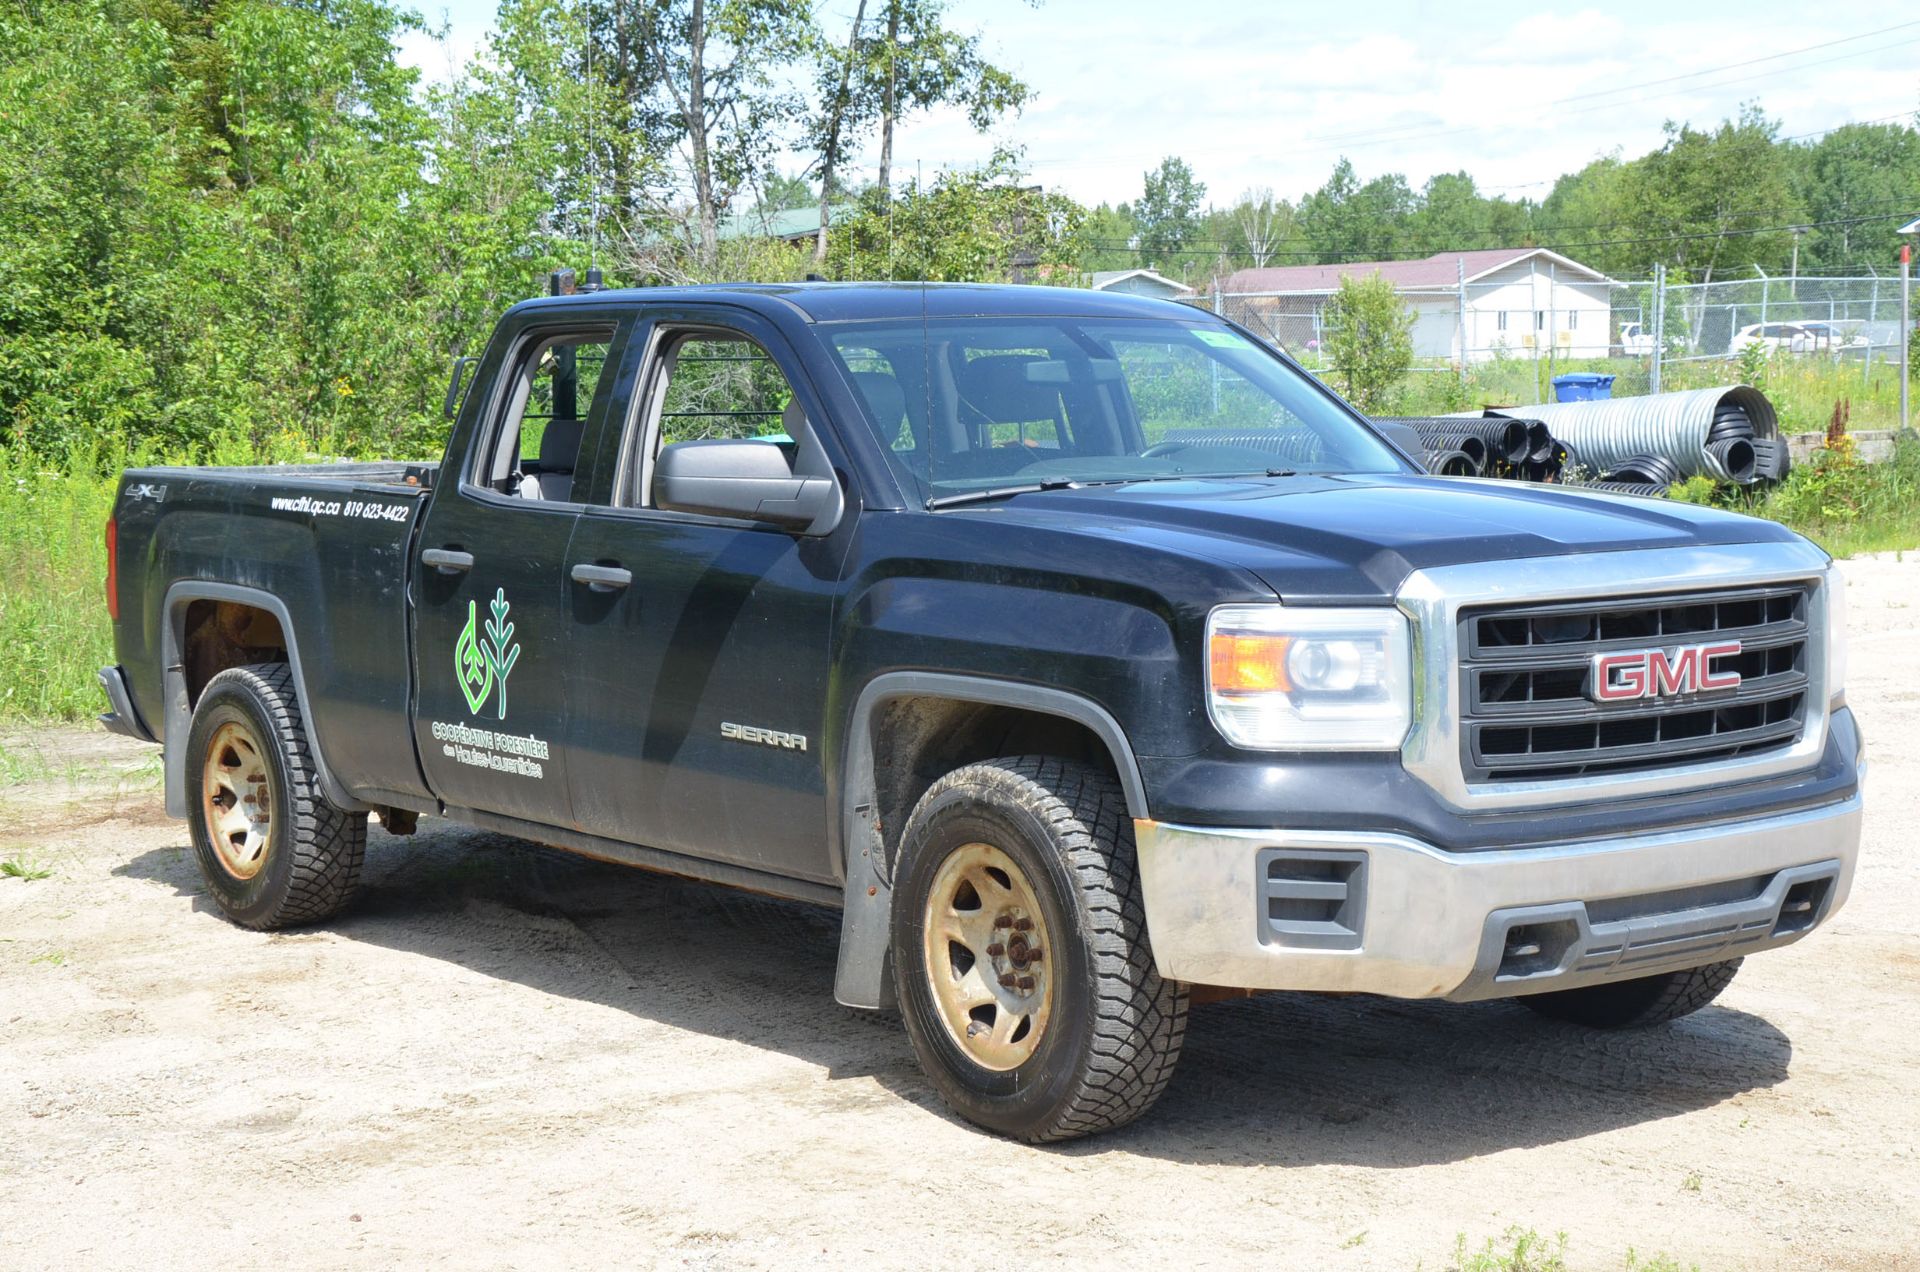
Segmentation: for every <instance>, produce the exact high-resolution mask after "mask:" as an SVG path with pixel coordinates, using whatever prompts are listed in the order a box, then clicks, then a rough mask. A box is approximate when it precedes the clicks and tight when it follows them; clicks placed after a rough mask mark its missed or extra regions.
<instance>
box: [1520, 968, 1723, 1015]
mask: <svg viewBox="0 0 1920 1272" xmlns="http://www.w3.org/2000/svg"><path fill="white" fill-rule="evenodd" d="M1739 970H1740V960H1739V959H1737V958H1734V959H1728V960H1727V961H1726V962H1724V963H1708V964H1707V965H1706V966H1705V967H1689V968H1687V969H1686V970H1685V971H1680V972H1662V973H1661V974H1660V975H1658V976H1642V977H1639V978H1638V979H1636V980H1627V981H1618V982H1615V983H1613V984H1610V985H1589V986H1587V987H1586V988H1584V989H1561V990H1555V991H1554V992H1553V993H1550V994H1529V995H1527V996H1526V997H1524V998H1522V999H1521V1000H1520V1001H1521V1002H1523V1003H1525V1004H1526V1005H1527V1006H1529V1007H1531V1008H1533V1010H1535V1011H1537V1012H1539V1013H1540V1014H1541V1015H1542V1016H1551V1017H1552V1018H1553V1019H1555V1020H1564V1021H1568V1022H1569V1023H1571V1024H1576V1025H1586V1026H1587V1027H1588V1028H1590V1029H1645V1028H1647V1027H1649V1026H1652V1025H1664V1024H1666V1023H1667V1022H1668V1021H1670V1020H1678V1019H1680V1017H1682V1016H1691V1015H1692V1014H1693V1013H1694V1012H1696V1011H1699V1010H1700V1009H1701V1008H1702V1007H1705V1006H1706V1005H1707V1004H1708V1003H1710V1002H1712V1001H1713V1000H1714V999H1716V998H1718V997H1719V996H1720V991H1721V990H1723V989H1725V988H1726V987H1727V986H1728V984H1730V983H1731V982H1732V980H1733V974H1734V973H1735V972H1737V971H1739Z"/></svg>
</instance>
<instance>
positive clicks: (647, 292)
mask: <svg viewBox="0 0 1920 1272" xmlns="http://www.w3.org/2000/svg"><path fill="white" fill-rule="evenodd" d="M608 301H613V302H616V303H619V302H624V303H631V304H656V305H657V304H672V303H674V302H690V301H707V302H714V301H722V302H725V303H728V304H734V305H739V306H741V307H742V308H745V309H751V310H755V311H758V312H762V313H765V312H768V311H769V310H773V309H784V310H786V311H788V312H789V313H791V312H793V311H796V310H797V311H798V312H799V313H800V314H801V316H803V317H804V318H805V319H806V320H807V321H809V322H855V321H862V320H869V319H875V318H918V317H920V316H921V315H922V314H925V315H926V316H927V317H929V318H960V317H969V318H970V317H1048V318H1061V317H1072V318H1162V319H1165V318H1172V319H1177V320H1185V321H1189V322H1196V321H1198V322H1211V321H1217V320H1216V319H1215V318H1214V317H1213V315H1212V314H1210V313H1208V312H1207V311H1206V310H1204V309H1199V308H1197V307H1195V306H1193V305H1182V304H1177V303H1175V302H1173V301H1168V300H1155V299H1153V298H1150V297H1146V296H1128V295H1118V294H1115V293H1112V292H1097V291H1088V290H1086V289H1084V288H1079V287H1046V286H1036V285H1021V284H987V283H713V284H707V285H703V286H698V287H615V288H608V289H607V290H605V291H598V292H585V293H577V294H575V295H572V296H542V297H539V298H537V299H534V300H528V301H523V302H521V303H520V304H518V305H515V306H514V309H515V310H527V309H547V308H560V307H570V306H573V305H582V304H605V303H607V302H608Z"/></svg>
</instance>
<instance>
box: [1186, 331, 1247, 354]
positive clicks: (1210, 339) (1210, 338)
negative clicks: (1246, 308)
mask: <svg viewBox="0 0 1920 1272" xmlns="http://www.w3.org/2000/svg"><path fill="white" fill-rule="evenodd" d="M1193 334H1194V336H1195V337H1196V338H1197V339H1198V340H1199V341H1200V343H1201V344H1209V345H1212V346H1213V347H1214V348H1216V349H1251V348H1253V345H1252V344H1251V343H1249V342H1248V340H1247V338H1246V337H1245V336H1243V335H1241V334H1239V333H1238V332H1234V331H1211V330H1208V329H1207V328H1205V327H1201V328H1199V329H1197V330H1196V331H1195V332H1194V333H1193Z"/></svg>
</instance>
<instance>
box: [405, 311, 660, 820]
mask: <svg viewBox="0 0 1920 1272" xmlns="http://www.w3.org/2000/svg"><path fill="white" fill-rule="evenodd" d="M537 312H538V311H536V313H537ZM622 336H623V324H622V322H621V321H620V320H619V319H618V318H617V317H616V316H614V315H612V314H607V313H594V312H592V311H590V310H586V309H585V307H579V308H574V307H569V308H568V309H567V310H566V312H565V315H564V316H557V315H556V314H555V313H554V311H547V313H546V314H545V315H540V316H536V317H533V318H530V319H527V318H523V319H520V320H518V321H517V322H516V323H515V325H514V326H512V327H510V328H503V330H502V331H501V333H500V335H499V336H498V337H497V338H496V347H494V348H492V349H490V350H489V353H488V361H489V363H490V364H491V367H490V368H488V367H483V369H482V377H483V379H482V380H481V385H482V386H484V387H482V388H476V391H475V392H474V393H473V394H472V395H471V396H470V398H469V401H468V403H467V407H466V410H465V412H463V416H462V420H461V431H462V434H463V435H464V436H465V437H467V438H468V439H469V443H468V446H467V447H466V449H465V450H464V451H463V452H462V453H461V454H460V455H459V456H458V457H457V458H456V457H455V456H453V455H449V457H448V463H447V466H446V468H445V469H443V471H442V472H441V473H440V475H439V479H438V487H437V489H436V490H435V491H434V494H433V498H432V501H431V503H430V504H429V507H428V510H427V517H426V521H425V523H424V524H423V525H422V527H421V531H420V535H419V538H418V540H417V541H416V542H417V545H418V546H417V552H418V555H419V560H418V562H417V563H416V565H415V567H414V570H413V577H412V584H411V587H412V600H413V615H414V676H415V684H416V686H417V688H416V693H415V704H414V705H415V717H414V740H415V744H416V746H417V747H418V750H419V754H420V762H421V767H422V768H423V770H424V771H425V773H426V776H427V782H428V785H429V786H430V787H431V789H432V790H433V793H434V794H435V795H436V796H438V797H439V798H440V799H441V800H443V801H445V802H446V803H448V804H450V805H454V806H457V807H462V808H473V809H482V810H485V811H487V812H492V813H499V814H502V815H505V816H509V817H517V818H521V819H523V820H525V821H529V822H536V823H539V824H542V825H567V824H568V823H569V822H570V820H571V813H572V801H571V797H570V795H569V792H568V786H567V772H566V748H565V745H564V739H565V736H566V712H567V702H566V681H567V675H566V671H567V611H566V602H567V599H568V597H567V585H566V575H565V562H566V552H567V544H568V542H569V540H570V539H571V538H572V537H573V528H574V522H575V521H576V520H577V519H578V518H579V514H580V505H579V502H578V500H577V498H576V494H575V486H576V484H579V485H581V486H582V488H583V489H584V484H585V483H586V482H587V481H588V480H590V474H588V473H586V472H584V471H582V470H581V468H580V465H581V462H582V459H583V456H584V455H585V454H586V448H584V447H583V446H582V439H583V437H584V436H585V435H586V433H587V431H588V430H589V429H590V428H591V427H593V426H594V425H596V424H597V423H598V421H599V420H600V419H601V418H603V417H604V416H605V414H606V411H607V409H608V403H609V401H610V400H611V399H612V398H613V396H614V394H613V392H612V381H613V376H612V375H610V374H608V369H609V368H610V367H612V366H615V365H617V362H616V361H614V360H615V359H617V357H618V355H619V351H620V348H621V343H622ZM489 369H491V370H492V372H493V374H492V376H491V378H490V379H488V378H485V377H486V376H487V372H488V370H489Z"/></svg>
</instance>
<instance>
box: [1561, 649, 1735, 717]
mask: <svg viewBox="0 0 1920 1272" xmlns="http://www.w3.org/2000/svg"><path fill="white" fill-rule="evenodd" d="M1739 652H1740V642H1739V641H1737V640H1727V641H1720V642H1717V643H1715V644H1710V645H1683V646H1681V647H1680V648H1678V649H1674V650H1660V649H1635V650H1631V651H1628V652H1624V653H1618V654H1595V655H1594V656H1593V687H1592V689H1591V690H1590V691H1589V696H1590V697H1592V698H1593V700H1594V701H1595V702H1632V701H1634V700H1636V699H1639V698H1668V697H1673V696H1674V695H1676V694H1683V693H1708V692H1712V691H1714V690H1718V689H1737V688H1739V687H1740V673H1739V672H1737V671H1733V670H1731V669H1728V670H1724V671H1715V670H1713V660H1714V659H1716V658H1720V657H1723V656H1725V655H1728V654H1737V653H1739Z"/></svg>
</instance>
